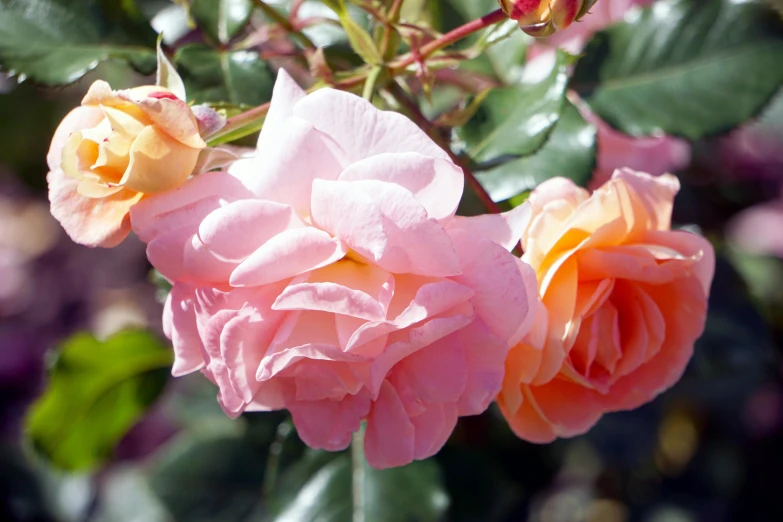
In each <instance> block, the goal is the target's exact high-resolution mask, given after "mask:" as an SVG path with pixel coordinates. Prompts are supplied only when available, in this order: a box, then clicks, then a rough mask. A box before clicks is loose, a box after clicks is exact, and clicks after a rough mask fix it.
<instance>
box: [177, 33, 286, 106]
mask: <svg viewBox="0 0 783 522" xmlns="http://www.w3.org/2000/svg"><path fill="white" fill-rule="evenodd" d="M174 63H175V64H176V65H177V68H178V70H179V73H180V75H181V76H182V80H183V81H184V82H185V87H186V89H187V92H188V98H189V101H194V102H195V103H204V102H229V103H232V104H235V105H240V104H245V105H260V104H262V103H264V102H266V101H269V98H270V97H271V95H272V85H273V84H274V76H273V75H272V72H271V71H270V70H269V66H267V64H266V62H264V61H263V60H261V59H260V57H259V56H258V53H257V52H255V51H247V50H236V51H221V50H218V49H213V48H211V47H207V46H205V45H186V46H184V47H181V48H180V49H178V50H177V53H176V55H175V56H174Z"/></svg>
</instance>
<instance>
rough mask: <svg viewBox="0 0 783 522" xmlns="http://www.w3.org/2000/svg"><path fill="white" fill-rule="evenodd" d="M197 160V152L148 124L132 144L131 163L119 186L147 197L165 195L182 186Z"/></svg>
mask: <svg viewBox="0 0 783 522" xmlns="http://www.w3.org/2000/svg"><path fill="white" fill-rule="evenodd" d="M197 160H198V150H196V149H193V148H191V147H188V146H186V145H183V144H182V143H180V142H178V141H176V140H175V139H173V138H172V137H170V136H169V135H168V134H166V133H165V132H163V131H162V130H161V129H160V128H159V127H156V126H153V125H150V126H148V127H144V129H143V130H142V131H141V132H140V133H139V135H138V136H136V139H135V140H134V141H133V145H131V148H130V163H129V164H128V168H127V170H126V171H125V174H124V175H123V176H122V179H121V180H120V185H122V186H125V187H127V188H129V189H131V190H135V191H138V192H145V193H148V194H150V193H155V192H165V191H168V190H171V189H174V188H177V187H178V186H180V185H182V183H184V181H185V180H186V179H187V178H188V176H189V175H190V174H191V172H193V167H195V166H196V161H197Z"/></svg>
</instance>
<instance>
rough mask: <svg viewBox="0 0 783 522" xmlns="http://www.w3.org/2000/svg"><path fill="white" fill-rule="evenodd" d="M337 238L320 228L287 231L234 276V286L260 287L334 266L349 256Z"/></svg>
mask: <svg viewBox="0 0 783 522" xmlns="http://www.w3.org/2000/svg"><path fill="white" fill-rule="evenodd" d="M345 252H346V250H345V248H344V247H343V245H342V244H341V243H340V241H338V240H337V239H335V238H333V237H331V236H330V235H329V234H327V233H326V232H324V231H322V230H318V229H316V228H312V227H307V228H295V229H290V230H286V231H285V232H282V233H280V234H278V235H276V236H274V237H273V238H272V239H270V240H269V241H267V242H266V243H264V244H263V245H261V246H260V247H259V248H258V249H257V250H256V251H255V252H253V253H252V254H250V256H248V258H247V259H245V260H244V261H243V262H242V263H241V264H240V265H239V266H238V267H237V268H236V270H234V272H233V273H232V274H231V279H230V283H231V285H232V286H257V285H263V284H268V283H273V282H275V281H280V280H281V279H285V278H288V277H293V276H295V275H299V274H302V273H304V272H307V271H309V270H314V269H316V268H320V267H322V266H325V265H328V264H330V263H334V262H335V261H337V260H339V259H341V258H342V257H343V256H344V255H345Z"/></svg>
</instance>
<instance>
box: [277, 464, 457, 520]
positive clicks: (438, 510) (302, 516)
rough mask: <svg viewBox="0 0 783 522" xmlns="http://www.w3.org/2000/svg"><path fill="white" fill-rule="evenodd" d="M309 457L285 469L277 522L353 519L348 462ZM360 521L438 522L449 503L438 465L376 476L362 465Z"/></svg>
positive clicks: (377, 472) (379, 472)
mask: <svg viewBox="0 0 783 522" xmlns="http://www.w3.org/2000/svg"><path fill="white" fill-rule="evenodd" d="M323 453H324V452H316V451H311V452H308V453H307V454H306V455H305V457H304V458H303V459H302V460H301V461H299V462H298V463H296V464H295V465H293V466H292V467H291V468H289V469H288V470H287V471H286V473H285V474H284V475H283V477H282V478H281V482H280V486H279V487H278V488H277V490H276V495H279V496H280V497H281V500H282V502H281V503H282V504H283V505H282V506H278V509H279V511H277V516H276V517H275V518H274V521H275V522H314V521H318V522H343V521H345V520H351V516H352V513H353V504H352V500H351V499H352V494H353V489H352V487H353V486H352V480H353V470H352V467H351V458H350V457H349V456H348V455H347V454H341V455H339V456H336V457H331V458H330V456H329V455H324V454H323ZM363 473H364V492H365V498H364V520H367V521H368V522H369V521H373V522H397V521H399V520H405V521H410V522H429V521H437V520H441V519H442V517H443V514H444V513H445V511H446V509H447V508H448V504H449V500H448V496H447V494H446V491H445V489H444V487H443V483H442V480H441V476H440V470H439V468H438V465H437V463H436V462H435V461H434V460H432V459H430V460H426V461H417V462H413V463H412V464H408V465H407V466H403V467H401V468H391V469H385V470H376V469H373V468H371V467H369V465H367V463H366V462H363Z"/></svg>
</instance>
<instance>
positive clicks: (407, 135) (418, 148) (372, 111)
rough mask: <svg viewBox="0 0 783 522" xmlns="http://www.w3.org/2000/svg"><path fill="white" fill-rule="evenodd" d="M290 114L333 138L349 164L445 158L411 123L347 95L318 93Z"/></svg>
mask: <svg viewBox="0 0 783 522" xmlns="http://www.w3.org/2000/svg"><path fill="white" fill-rule="evenodd" d="M293 114H294V116H297V117H299V118H302V119H304V120H307V121H309V122H311V123H312V124H313V125H314V126H315V128H316V129H318V130H319V131H321V132H323V133H324V134H326V135H327V136H330V137H331V138H333V139H334V140H335V141H336V142H337V143H338V144H339V145H340V147H341V148H342V150H343V151H344V152H345V155H346V158H345V160H346V161H347V162H348V164H350V163H354V162H357V161H359V160H362V159H364V158H369V157H370V156H374V155H376V154H382V153H387V152H392V153H393V152H417V153H419V154H422V155H424V156H429V157H431V158H443V159H447V158H448V155H447V154H446V153H445V152H444V151H443V149H441V148H440V147H438V146H437V145H436V144H435V143H434V142H433V141H432V140H431V139H430V138H429V136H427V135H426V134H425V133H424V131H422V130H421V129H420V128H419V127H418V126H417V125H416V124H415V123H413V122H412V121H411V120H410V119H408V118H406V117H405V116H403V115H402V114H399V113H396V112H389V111H379V110H378V109H376V108H375V107H374V106H373V105H372V104H371V103H369V102H368V101H366V100H364V99H362V98H360V97H358V96H356V95H353V94H349V93H347V92H342V91H336V90H334V89H319V90H318V91H316V92H314V93H312V94H310V95H308V96H307V97H306V98H303V99H301V100H299V101H298V102H297V103H296V105H295V106H294V110H293Z"/></svg>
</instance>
